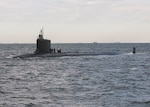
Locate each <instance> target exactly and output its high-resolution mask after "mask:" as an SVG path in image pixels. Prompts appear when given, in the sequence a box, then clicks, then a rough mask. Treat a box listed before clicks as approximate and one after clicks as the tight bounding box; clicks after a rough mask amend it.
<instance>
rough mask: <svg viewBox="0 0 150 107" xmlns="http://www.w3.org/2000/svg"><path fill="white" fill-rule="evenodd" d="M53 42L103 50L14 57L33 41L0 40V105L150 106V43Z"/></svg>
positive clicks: (32, 47) (72, 47)
mask: <svg viewBox="0 0 150 107" xmlns="http://www.w3.org/2000/svg"><path fill="white" fill-rule="evenodd" d="M52 47H54V48H56V49H59V48H61V49H62V51H63V52H98V53H104V54H103V55H98V56H73V57H71V56H66V57H44V58H41V57H34V58H25V59H19V58H15V59H14V58H12V57H13V56H16V55H21V54H26V53H32V52H33V51H34V50H35V45H34V44H0V107H150V44H148V43H145V44H138V43H137V44H132V43H131V44H129V43H128V44H123V43H109V44H103V43H100V44H97V43H95V44H94V43H93V44H92V43H91V44H81V43H80V44H53V45H52ZM133 47H136V51H137V53H136V54H132V53H131V52H132V48H133ZM114 52H115V53H116V54H112V53H114ZM105 53H106V54H105Z"/></svg>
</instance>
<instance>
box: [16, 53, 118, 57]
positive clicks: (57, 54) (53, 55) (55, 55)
mask: <svg viewBox="0 0 150 107" xmlns="http://www.w3.org/2000/svg"><path fill="white" fill-rule="evenodd" d="M98 55H118V53H112V52H111V53H109V52H107V53H65V52H62V53H46V54H33V53H31V54H24V55H19V56H15V57H13V58H28V57H63V56H98Z"/></svg>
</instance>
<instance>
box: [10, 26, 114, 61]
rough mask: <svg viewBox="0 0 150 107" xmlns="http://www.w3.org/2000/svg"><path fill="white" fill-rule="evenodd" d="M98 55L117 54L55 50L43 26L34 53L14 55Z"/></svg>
mask: <svg viewBox="0 0 150 107" xmlns="http://www.w3.org/2000/svg"><path fill="white" fill-rule="evenodd" d="M96 55H116V53H92V52H89V53H85V52H82V53H81V52H62V51H61V49H58V50H55V49H52V48H51V40H48V39H44V37H43V28H42V30H41V31H40V33H39V35H38V38H37V40H36V50H35V51H34V52H33V53H29V54H24V55H19V56H14V57H13V58H29V57H62V56H96Z"/></svg>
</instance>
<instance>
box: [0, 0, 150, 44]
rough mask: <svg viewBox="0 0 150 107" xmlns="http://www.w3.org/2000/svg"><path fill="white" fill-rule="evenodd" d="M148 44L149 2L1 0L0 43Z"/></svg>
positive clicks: (134, 0) (146, 0)
mask: <svg viewBox="0 0 150 107" xmlns="http://www.w3.org/2000/svg"><path fill="white" fill-rule="evenodd" d="M42 27H44V37H45V38H47V39H51V40H52V42H54V43H72V42H74V43H79V42H82V43H84V42H85V43H87V42H88V43H89V42H102V43H104V42H107V43H109V42H150V0H0V37H1V38H0V43H35V40H36V38H37V36H38V34H39V31H40V29H41V28H42Z"/></svg>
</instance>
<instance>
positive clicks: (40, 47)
mask: <svg viewBox="0 0 150 107" xmlns="http://www.w3.org/2000/svg"><path fill="white" fill-rule="evenodd" d="M50 52H51V40H47V39H44V37H43V28H42V30H41V31H40V34H39V37H38V38H37V41H36V51H35V54H44V53H50Z"/></svg>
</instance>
